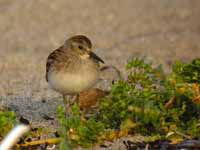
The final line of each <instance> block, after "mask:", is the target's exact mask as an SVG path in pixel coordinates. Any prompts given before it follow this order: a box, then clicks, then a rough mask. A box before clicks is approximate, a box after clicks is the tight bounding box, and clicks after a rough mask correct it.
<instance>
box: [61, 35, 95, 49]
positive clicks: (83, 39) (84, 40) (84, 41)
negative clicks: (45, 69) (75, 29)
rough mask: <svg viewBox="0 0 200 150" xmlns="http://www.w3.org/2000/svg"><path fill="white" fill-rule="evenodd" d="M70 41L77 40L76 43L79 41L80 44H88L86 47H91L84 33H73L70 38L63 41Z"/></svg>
mask: <svg viewBox="0 0 200 150" xmlns="http://www.w3.org/2000/svg"><path fill="white" fill-rule="evenodd" d="M70 41H72V42H77V43H81V44H86V45H87V46H88V48H90V49H91V48H92V42H91V41H90V39H89V38H88V37H86V36H84V35H75V36H73V37H71V38H69V39H68V40H67V41H65V43H69V42H70Z"/></svg>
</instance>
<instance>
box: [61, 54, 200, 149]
mask: <svg viewBox="0 0 200 150" xmlns="http://www.w3.org/2000/svg"><path fill="white" fill-rule="evenodd" d="M126 69H127V73H128V78H127V79H126V80H120V81H118V82H117V83H116V84H114V85H113V86H112V89H111V91H110V94H109V96H107V97H105V98H103V99H102V101H101V103H100V106H99V112H98V113H97V114H95V115H94V116H92V117H91V118H90V119H88V120H86V119H84V118H83V117H81V115H80V114H81V113H80V110H79V107H78V106H77V105H76V104H75V105H74V106H73V109H72V114H71V115H70V116H69V117H65V112H64V109H63V108H62V107H59V108H58V118H59V121H60V123H61V132H60V134H61V136H62V137H63V142H61V146H60V149H61V150H63V149H64V148H62V147H63V145H65V149H67V148H66V147H69V146H77V145H80V146H84V147H89V146H92V144H94V143H101V142H102V141H103V140H112V139H114V138H118V137H121V136H126V135H128V134H133V133H139V134H142V135H144V136H150V137H159V138H162V139H169V140H172V139H173V138H174V137H176V138H181V139H184V138H187V139H190V138H191V139H192V138H198V139H200V59H195V60H193V61H192V62H191V63H188V64H187V63H183V62H176V63H175V65H174V66H173V71H172V73H171V74H165V73H164V72H163V70H162V67H161V66H157V67H152V64H150V63H145V61H144V60H143V59H138V58H134V59H132V60H131V61H130V62H128V64H127V66H126ZM63 143H67V144H63Z"/></svg>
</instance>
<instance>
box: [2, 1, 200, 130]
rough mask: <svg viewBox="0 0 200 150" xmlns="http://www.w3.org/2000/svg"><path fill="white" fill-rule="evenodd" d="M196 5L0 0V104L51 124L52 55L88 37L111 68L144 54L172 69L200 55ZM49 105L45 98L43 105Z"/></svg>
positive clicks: (54, 99) (56, 99) (54, 100)
mask: <svg viewBox="0 0 200 150" xmlns="http://www.w3.org/2000/svg"><path fill="white" fill-rule="evenodd" d="M199 14H200V1H198V0H173V1H169V0H140V1H138V0H56V1H55V0H29V1H27V0H18V1H14V0H1V1H0V33H1V36H0V102H1V104H2V105H6V106H8V107H9V108H11V109H12V110H15V111H16V112H17V114H19V115H22V116H24V117H25V118H27V119H29V120H31V122H32V124H33V126H47V125H48V126H49V125H53V124H54V123H55V122H53V121H46V120H45V119H43V116H44V115H48V116H52V117H54V116H55V112H56V107H57V106H58V105H59V104H62V98H61V96H60V95H59V94H58V93H56V92H54V91H52V90H51V89H50V88H49V87H48V85H47V83H46V81H45V77H44V76H45V64H46V58H47V56H48V54H49V53H50V52H51V51H52V50H54V49H55V48H57V47H58V46H60V45H61V44H62V43H63V42H64V41H65V40H66V38H68V37H70V36H72V35H75V34H84V35H87V36H88V37H90V38H91V39H92V42H93V44H94V49H95V52H96V53H97V54H98V55H99V56H101V57H102V58H103V59H104V60H105V61H106V63H107V64H112V65H115V66H116V67H118V68H119V69H120V70H122V72H123V69H124V64H125V63H126V61H127V59H129V58H131V57H133V56H146V57H147V58H148V59H150V60H152V61H154V63H156V64H159V63H161V64H163V65H164V67H165V69H166V71H169V68H170V66H171V64H172V63H173V61H174V60H176V59H181V60H184V61H188V60H191V59H192V58H195V57H198V56H200V42H199V39H200V20H199ZM44 101H46V102H45V103H44Z"/></svg>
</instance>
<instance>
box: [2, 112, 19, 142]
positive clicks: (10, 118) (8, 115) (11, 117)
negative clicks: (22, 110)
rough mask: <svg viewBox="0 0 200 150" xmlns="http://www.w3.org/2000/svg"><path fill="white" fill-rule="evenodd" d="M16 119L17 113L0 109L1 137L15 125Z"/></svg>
mask: <svg viewBox="0 0 200 150" xmlns="http://www.w3.org/2000/svg"><path fill="white" fill-rule="evenodd" d="M15 121H16V118H15V113H14V112H12V111H6V110H1V111H0V139H1V138H3V137H4V136H5V135H6V134H7V133H8V132H9V131H10V130H11V129H12V128H13V127H14V123H15Z"/></svg>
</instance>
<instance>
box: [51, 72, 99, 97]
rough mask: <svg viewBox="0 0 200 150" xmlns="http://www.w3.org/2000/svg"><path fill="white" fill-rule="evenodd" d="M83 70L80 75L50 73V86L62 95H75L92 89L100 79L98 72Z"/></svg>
mask: <svg viewBox="0 0 200 150" xmlns="http://www.w3.org/2000/svg"><path fill="white" fill-rule="evenodd" d="M81 70H82V71H81ZM81 70H80V72H79V73H69V72H57V73H55V72H49V76H48V80H49V84H50V86H51V87H52V88H53V89H54V90H56V91H58V92H60V93H62V94H75V93H79V92H81V91H83V90H86V89H88V88H91V87H92V86H93V85H94V84H95V83H96V82H97V80H98V78H99V73H98V71H97V70H96V71H95V70H88V69H87V70H86V69H85V70H83V69H81Z"/></svg>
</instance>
